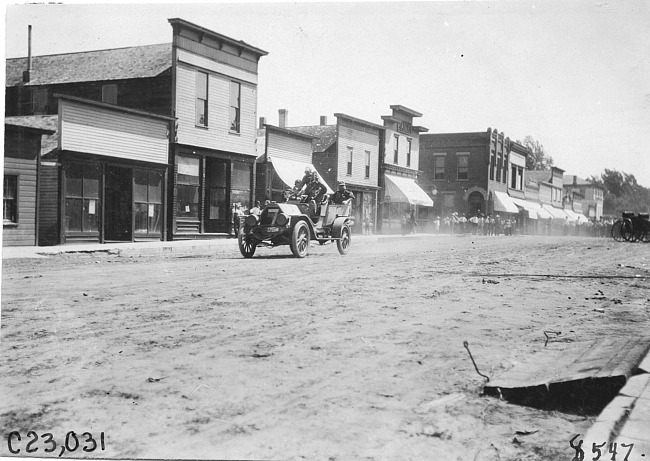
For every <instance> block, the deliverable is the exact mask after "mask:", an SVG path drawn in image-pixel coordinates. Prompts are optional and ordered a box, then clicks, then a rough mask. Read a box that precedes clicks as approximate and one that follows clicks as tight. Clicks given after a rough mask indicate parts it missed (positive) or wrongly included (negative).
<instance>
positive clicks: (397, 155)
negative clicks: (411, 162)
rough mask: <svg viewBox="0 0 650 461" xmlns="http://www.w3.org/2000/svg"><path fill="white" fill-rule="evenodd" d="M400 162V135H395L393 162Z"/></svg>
mask: <svg viewBox="0 0 650 461" xmlns="http://www.w3.org/2000/svg"><path fill="white" fill-rule="evenodd" d="M398 162H399V135H395V153H394V154H393V163H394V164H395V165H397V164H398Z"/></svg>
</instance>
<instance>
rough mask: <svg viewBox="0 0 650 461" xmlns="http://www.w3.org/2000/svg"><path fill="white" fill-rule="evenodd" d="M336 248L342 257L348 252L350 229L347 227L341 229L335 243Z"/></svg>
mask: <svg viewBox="0 0 650 461" xmlns="http://www.w3.org/2000/svg"><path fill="white" fill-rule="evenodd" d="M336 247H337V248H338V249H339V253H341V254H342V255H346V254H348V251H350V228H349V227H348V226H343V228H341V238H340V239H339V240H337V241H336Z"/></svg>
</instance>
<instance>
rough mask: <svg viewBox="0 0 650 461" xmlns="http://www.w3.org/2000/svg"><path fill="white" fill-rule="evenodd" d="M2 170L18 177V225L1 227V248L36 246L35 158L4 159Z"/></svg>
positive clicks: (6, 173) (7, 153)
mask: <svg viewBox="0 0 650 461" xmlns="http://www.w3.org/2000/svg"><path fill="white" fill-rule="evenodd" d="M10 154H11V152H10V151H8V152H6V153H5V155H10ZM4 168H5V170H4V174H5V175H6V176H8V175H16V176H18V223H16V224H10V225H6V226H3V232H2V246H19V245H36V158H32V159H19V158H11V157H5V162H4Z"/></svg>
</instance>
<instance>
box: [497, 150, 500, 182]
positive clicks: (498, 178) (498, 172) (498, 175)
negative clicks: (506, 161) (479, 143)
mask: <svg viewBox="0 0 650 461" xmlns="http://www.w3.org/2000/svg"><path fill="white" fill-rule="evenodd" d="M496 169H497V182H501V155H497V163H496Z"/></svg>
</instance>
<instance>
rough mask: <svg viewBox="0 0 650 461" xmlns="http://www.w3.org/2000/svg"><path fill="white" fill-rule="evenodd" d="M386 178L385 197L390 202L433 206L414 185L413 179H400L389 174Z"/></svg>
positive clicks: (420, 189)
mask: <svg viewBox="0 0 650 461" xmlns="http://www.w3.org/2000/svg"><path fill="white" fill-rule="evenodd" d="M385 177H386V195H388V196H389V197H390V200H391V202H407V203H410V204H411V205H421V206H431V207H432V206H433V200H431V198H430V197H429V196H428V195H427V193H426V192H424V191H423V190H422V188H421V187H420V186H418V185H417V184H415V180H414V179H410V178H402V177H400V176H393V175H390V174H387V175H385Z"/></svg>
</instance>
